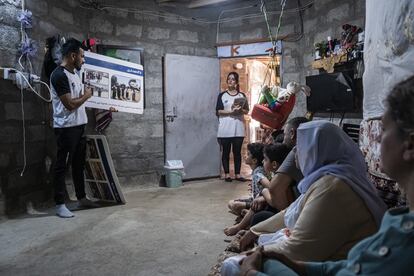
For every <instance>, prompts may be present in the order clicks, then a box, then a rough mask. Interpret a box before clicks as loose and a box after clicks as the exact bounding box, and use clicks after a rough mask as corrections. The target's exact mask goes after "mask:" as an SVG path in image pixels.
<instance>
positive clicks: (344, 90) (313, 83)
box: [306, 71, 361, 113]
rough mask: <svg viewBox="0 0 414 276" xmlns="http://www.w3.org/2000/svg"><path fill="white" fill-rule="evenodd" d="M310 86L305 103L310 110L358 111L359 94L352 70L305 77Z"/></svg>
mask: <svg viewBox="0 0 414 276" xmlns="http://www.w3.org/2000/svg"><path fill="white" fill-rule="evenodd" d="M306 85H307V86H309V87H310V88H311V95H310V96H309V97H307V100H306V105H307V109H308V111H310V112H330V113H332V112H342V113H345V112H360V111H361V106H360V103H359V101H360V99H359V95H360V94H361V93H360V91H358V90H359V89H358V85H357V83H356V80H354V78H353V71H343V72H338V73H325V74H320V75H315V76H308V77H306Z"/></svg>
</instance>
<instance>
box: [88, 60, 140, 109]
mask: <svg viewBox="0 0 414 276" xmlns="http://www.w3.org/2000/svg"><path fill="white" fill-rule="evenodd" d="M80 73H81V78H82V82H83V84H84V86H85V85H88V86H89V87H91V88H92V92H93V93H92V97H91V98H90V99H89V100H88V101H86V103H85V106H86V107H92V108H99V109H106V110H109V109H110V108H111V107H114V108H115V109H117V110H118V111H119V112H128V113H135V114H143V113H144V69H143V66H142V65H141V64H136V63H132V62H129V61H125V60H120V59H116V58H112V57H107V56H104V55H99V54H96V53H92V52H85V63H84V64H83V66H82V69H81V72H80Z"/></svg>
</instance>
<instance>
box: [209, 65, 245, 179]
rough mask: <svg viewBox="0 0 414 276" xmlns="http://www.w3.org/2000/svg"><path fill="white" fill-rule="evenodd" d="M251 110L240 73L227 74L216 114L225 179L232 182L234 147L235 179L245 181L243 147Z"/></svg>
mask: <svg viewBox="0 0 414 276" xmlns="http://www.w3.org/2000/svg"><path fill="white" fill-rule="evenodd" d="M248 112H249V104H248V102H247V98H246V95H245V94H244V93H242V92H240V91H239V74H237V73H236V72H231V73H229V74H228V75H227V90H226V91H224V92H221V93H220V94H219V96H218V98H217V105H216V114H217V116H218V117H219V127H218V132H217V138H218V141H219V143H220V145H221V148H222V156H221V161H222V164H223V169H224V173H225V181H226V182H231V181H232V179H231V177H230V170H229V163H230V150H231V149H233V158H234V173H235V179H236V180H239V181H244V180H245V179H244V178H243V177H241V176H240V167H241V148H242V145H243V140H244V115H245V114H247V113H248Z"/></svg>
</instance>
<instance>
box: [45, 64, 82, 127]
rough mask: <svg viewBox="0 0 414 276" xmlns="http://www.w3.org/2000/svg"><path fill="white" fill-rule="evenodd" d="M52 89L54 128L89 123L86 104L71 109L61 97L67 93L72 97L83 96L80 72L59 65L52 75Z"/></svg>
mask: <svg viewBox="0 0 414 276" xmlns="http://www.w3.org/2000/svg"><path fill="white" fill-rule="evenodd" d="M50 89H51V91H52V105H53V127H54V128H65V127H73V126H80V125H85V124H87V123H88V117H87V116H86V111H85V104H82V105H81V106H80V107H78V108H77V109H75V110H72V111H69V110H68V109H67V108H66V107H65V106H64V105H63V103H62V101H61V100H60V98H59V97H60V96H62V95H64V94H66V93H70V94H71V97H72V98H79V97H80V96H81V92H82V81H81V79H80V77H79V76H78V74H76V73H75V72H73V73H72V72H70V71H68V70H67V69H66V68H65V67H63V66H58V67H57V68H56V69H55V70H54V71H53V72H52V75H51V76H50Z"/></svg>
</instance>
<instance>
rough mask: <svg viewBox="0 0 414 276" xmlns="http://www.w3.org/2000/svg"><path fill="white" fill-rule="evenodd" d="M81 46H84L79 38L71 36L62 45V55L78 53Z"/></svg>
mask: <svg viewBox="0 0 414 276" xmlns="http://www.w3.org/2000/svg"><path fill="white" fill-rule="evenodd" d="M80 48H82V43H81V42H80V41H79V40H76V39H74V38H69V39H68V40H66V42H65V44H63V45H62V56H64V57H67V56H69V55H70V54H71V53H75V54H78V53H79V50H80Z"/></svg>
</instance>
